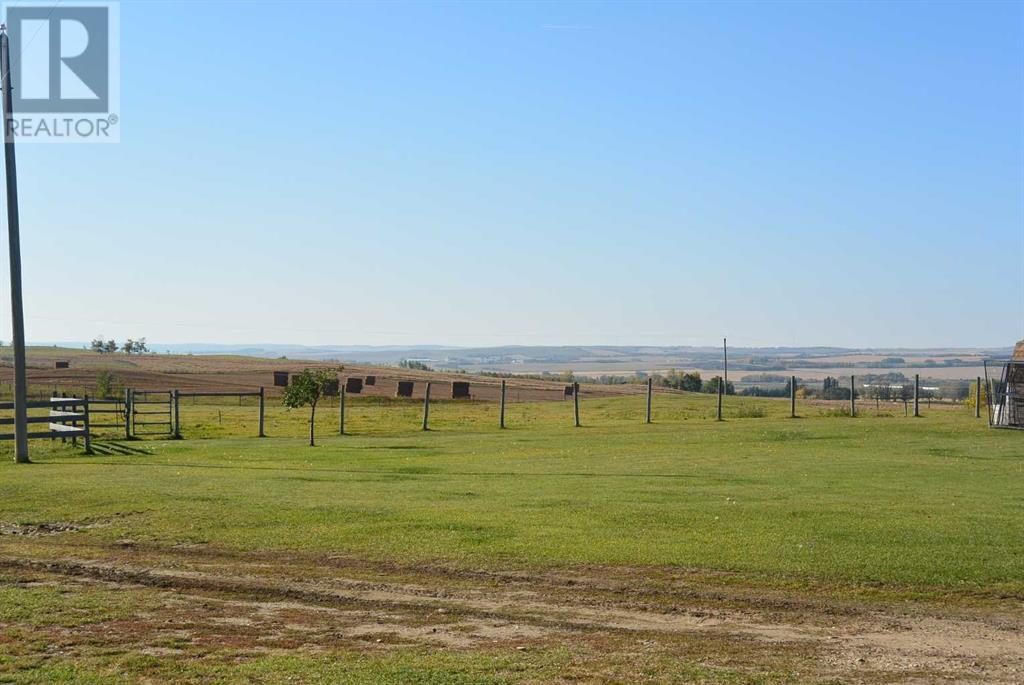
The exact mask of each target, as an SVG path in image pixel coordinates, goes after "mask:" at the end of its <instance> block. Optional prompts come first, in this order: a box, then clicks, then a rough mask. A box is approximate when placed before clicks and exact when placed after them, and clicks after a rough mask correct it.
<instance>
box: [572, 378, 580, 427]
mask: <svg viewBox="0 0 1024 685" xmlns="http://www.w3.org/2000/svg"><path fill="white" fill-rule="evenodd" d="M572 413H573V417H574V418H575V422H576V427H577V428H579V427H580V384H579V383H577V382H576V381H573V383H572Z"/></svg>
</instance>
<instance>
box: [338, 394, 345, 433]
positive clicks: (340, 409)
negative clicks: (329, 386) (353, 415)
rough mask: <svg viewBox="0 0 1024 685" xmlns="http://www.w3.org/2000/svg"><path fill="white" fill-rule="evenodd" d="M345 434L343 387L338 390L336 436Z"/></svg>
mask: <svg viewBox="0 0 1024 685" xmlns="http://www.w3.org/2000/svg"><path fill="white" fill-rule="evenodd" d="M344 434H345V386H344V385H343V386H341V387H340V388H338V435H344Z"/></svg>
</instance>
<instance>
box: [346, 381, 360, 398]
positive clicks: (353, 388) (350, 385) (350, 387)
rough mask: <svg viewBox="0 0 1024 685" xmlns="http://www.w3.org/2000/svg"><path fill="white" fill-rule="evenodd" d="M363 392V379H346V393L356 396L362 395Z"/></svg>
mask: <svg viewBox="0 0 1024 685" xmlns="http://www.w3.org/2000/svg"><path fill="white" fill-rule="evenodd" d="M362 391H363V379H362V378H346V379H345V392H350V393H353V394H355V395H358V394H360V393H361V392H362Z"/></svg>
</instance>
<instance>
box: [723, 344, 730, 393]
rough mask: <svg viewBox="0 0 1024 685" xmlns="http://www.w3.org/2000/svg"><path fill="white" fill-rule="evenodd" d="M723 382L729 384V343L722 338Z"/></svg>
mask: <svg viewBox="0 0 1024 685" xmlns="http://www.w3.org/2000/svg"><path fill="white" fill-rule="evenodd" d="M722 382H723V383H725V384H726V385H728V383H729V343H728V341H727V340H726V339H725V338H722Z"/></svg>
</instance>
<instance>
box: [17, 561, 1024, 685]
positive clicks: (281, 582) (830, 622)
mask: <svg viewBox="0 0 1024 685" xmlns="http://www.w3.org/2000/svg"><path fill="white" fill-rule="evenodd" d="M214 559H215V558H213V557H211V558H210V559H206V560H205V562H206V563H205V564H204V570H202V571H197V570H185V569H181V568H171V567H165V566H160V565H154V566H142V565H138V564H134V563H123V562H110V561H97V560H85V559H77V560H76V559H47V560H43V559H11V558H8V559H4V560H0V567H6V568H11V569H20V570H32V571H41V572H46V573H49V574H58V575H62V576H67V577H72V578H76V579H80V580H84V581H87V582H101V583H112V584H114V585H117V586H126V587H127V586H133V585H135V586H146V587H154V588H162V589H167V590H171V591H175V592H183V593H197V592H198V593H215V594H216V595H227V596H228V597H231V598H232V599H231V600H230V601H232V602H236V603H239V604H238V605H239V606H246V607H249V610H251V611H252V612H255V613H257V614H258V613H260V612H264V613H265V612H267V611H270V610H272V609H274V608H280V607H282V606H291V607H292V608H294V609H301V610H304V611H321V612H322V611H344V612H349V614H351V616H350V618H352V617H355V618H352V620H354V621H355V623H352V622H351V621H350V625H348V626H347V630H348V632H349V633H350V634H351V635H357V636H358V635H370V634H377V633H381V632H383V633H392V634H394V635H397V636H398V637H400V638H402V639H403V640H407V641H412V642H425V643H438V642H440V643H443V644H447V645H449V646H454V647H465V646H469V645H470V644H472V643H473V640H474V639H479V638H481V637H486V636H488V635H489V636H490V637H495V638H496V637H503V638H508V637H511V636H516V637H518V638H523V637H526V638H541V637H543V638H545V639H549V640H550V639H558V640H560V641H571V640H573V639H577V637H574V636H579V635H587V634H595V633H635V634H641V635H645V636H654V637H657V636H663V637H665V636H671V635H691V634H700V635H709V636H715V637H718V638H723V639H732V640H740V641H750V642H752V643H756V644H761V645H772V644H779V645H783V644H793V643H797V644H800V645H804V646H806V647H807V648H808V649H811V650H813V651H814V652H815V653H817V654H818V658H819V659H820V662H821V663H822V664H823V665H824V668H825V669H826V671H827V672H828V673H830V674H832V675H834V676H838V677H843V678H849V679H853V680H858V679H859V678H858V677H857V675H858V674H865V673H878V672H881V673H885V674H888V676H891V677H892V678H895V679H896V680H897V681H899V680H908V679H909V680H913V679H915V678H918V679H919V678H920V677H921V674H922V673H930V674H933V675H935V676H938V675H939V674H941V675H942V676H943V677H944V678H953V679H956V680H963V681H979V680H980V681H984V682H995V683H1014V682H1022V681H1024V622H1022V621H1021V620H1020V618H1018V617H1009V616H992V617H988V618H985V617H981V618H975V617H970V618H968V617H963V616H951V615H945V616H944V615H941V614H936V613H935V612H934V611H933V612H932V613H930V614H921V613H920V612H916V613H912V614H910V613H906V612H902V611H899V610H895V609H888V610H886V609H882V608H871V609H869V610H865V611H861V612H854V613H851V612H849V611H846V612H843V611H835V612H833V611H828V610H827V604H828V603H827V602H825V603H824V604H825V605H824V606H822V607H817V608H816V607H814V606H811V607H805V608H804V609H803V610H801V611H782V612H780V611H778V610H773V611H757V610H737V609H735V608H733V607H728V606H724V605H722V604H721V603H718V605H717V606H716V603H715V602H714V601H710V600H708V599H706V598H705V599H703V600H702V601H701V602H700V603H699V604H698V603H695V602H694V601H693V599H692V597H687V596H686V595H681V596H678V597H674V598H673V599H674V600H675V601H674V603H673V606H672V607H671V609H672V610H671V611H669V610H657V609H654V608H642V607H641V608H638V607H637V606H636V605H635V604H634V603H631V602H629V601H624V602H616V601H614V600H610V599H609V597H608V592H607V591H606V590H605V589H600V590H594V589H593V588H588V587H587V585H588V583H587V579H586V578H585V577H581V578H579V579H578V580H577V581H575V582H574V584H573V586H572V587H556V588H552V587H551V585H550V579H544V578H540V577H538V578H535V579H533V581H535V582H532V581H531V578H530V576H526V575H521V574H519V575H517V579H518V582H514V583H511V584H507V585H503V584H501V583H498V584H495V583H494V582H490V581H489V580H488V581H487V582H480V583H469V584H466V582H465V581H463V583H462V584H461V585H458V586H447V587H446V586H445V585H444V579H443V576H441V575H436V576H431V577H430V585H429V586H428V585H423V584H418V583H409V582H401V581H396V580H393V579H392V578H390V577H389V576H388V575H387V574H386V573H385V574H382V576H381V578H380V579H379V580H376V579H375V580H372V581H370V580H366V579H365V578H352V577H345V576H344V575H341V574H339V573H337V572H336V571H335V569H328V572H327V573H328V575H326V576H321V577H319V578H317V579H316V580H298V579H295V578H291V577H287V576H281V575H279V574H278V575H275V571H277V572H278V573H279V572H280V571H286V572H291V573H294V572H297V571H299V569H297V568H288V567H287V566H288V565H287V564H283V565H282V567H281V568H277V569H275V568H274V565H268V564H266V563H260V564H251V565H248V567H247V565H246V564H244V563H242V564H239V563H238V559H234V560H232V561H231V566H230V568H229V567H228V565H227V564H225V563H223V562H219V563H218V562H217V561H215V560H214ZM240 570H242V572H239V571H240ZM268 573H270V574H271V575H269V576H268V575H267V574H268ZM592 580H593V587H598V588H600V587H602V586H603V587H609V586H608V584H607V582H602V581H601V580H600V579H597V578H595V579H592ZM222 601H223V600H222ZM709 601H710V606H709ZM819 609H820V610H819ZM381 615H390V616H393V617H396V618H395V619H394V620H392V621H388V622H381V621H379V620H376V619H374V617H379V616H381ZM434 615H442V616H444V615H447V616H448V618H449V619H450V620H451V621H454V624H453V625H449V624H448V623H445V622H441V623H436V622H435V623H433V624H432V623H430V622H429V621H428V622H426V623H424V617H430V616H434ZM403 616H405V617H406V618H407V619H408V618H411V617H412V618H415V620H413V621H412V624H410V625H403V623H402V617H403ZM237 620H239V621H244V617H242V618H239V619H237ZM513 628H514V630H513ZM901 674H902V675H903V676H905V678H901V677H900V676H901Z"/></svg>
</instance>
